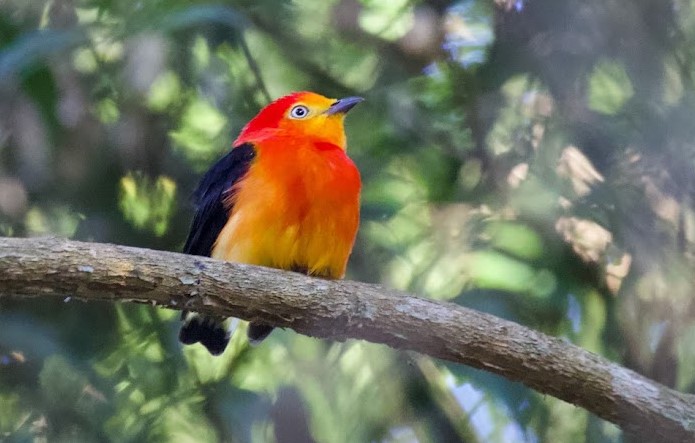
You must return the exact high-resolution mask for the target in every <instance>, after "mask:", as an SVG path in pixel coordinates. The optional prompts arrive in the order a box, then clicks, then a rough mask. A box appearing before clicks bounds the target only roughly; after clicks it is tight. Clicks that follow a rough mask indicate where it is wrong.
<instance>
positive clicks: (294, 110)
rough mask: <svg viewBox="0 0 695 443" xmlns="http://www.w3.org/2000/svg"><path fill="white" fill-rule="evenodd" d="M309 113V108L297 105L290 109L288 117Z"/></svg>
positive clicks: (302, 116) (304, 115)
mask: <svg viewBox="0 0 695 443" xmlns="http://www.w3.org/2000/svg"><path fill="white" fill-rule="evenodd" d="M307 115H309V108H307V107H306V106H304V105H297V106H295V107H294V108H292V110H291V111H290V117H292V118H304V117H306V116H307Z"/></svg>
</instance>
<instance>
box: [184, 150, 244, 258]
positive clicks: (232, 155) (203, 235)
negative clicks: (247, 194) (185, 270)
mask: <svg viewBox="0 0 695 443" xmlns="http://www.w3.org/2000/svg"><path fill="white" fill-rule="evenodd" d="M255 156H256V150H255V149H254V147H253V145H251V144H250V143H244V144H243V145H239V146H235V147H234V148H233V149H232V150H231V151H229V153H228V154H227V155H225V156H224V157H222V158H221V159H220V160H218V162H217V163H215V164H214V165H213V166H212V168H210V170H209V171H208V172H207V173H206V174H205V175H204V176H203V178H202V180H201V181H200V184H199V185H198V188H197V189H196V190H195V193H194V194H193V200H194V203H195V206H196V212H195V217H194V218H193V224H192V225H191V231H190V232H189V234H188V239H187V240H186V246H184V247H183V252H184V253H186V254H192V255H205V256H208V257H209V256H210V254H211V253H212V248H213V246H214V245H215V241H217V236H218V235H219V234H220V231H222V228H224V225H225V224H226V223H227V220H228V219H229V211H230V209H231V208H228V207H225V203H224V202H225V200H226V199H227V198H228V196H229V191H230V189H231V188H232V186H233V185H234V183H236V182H237V181H238V180H239V179H241V178H242V177H243V176H244V174H246V172H247V171H248V170H249V166H250V164H251V160H253V158H254V157H255Z"/></svg>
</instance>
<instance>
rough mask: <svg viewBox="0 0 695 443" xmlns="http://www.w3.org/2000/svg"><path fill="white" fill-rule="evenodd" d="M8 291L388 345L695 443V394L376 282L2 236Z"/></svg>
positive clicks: (631, 428) (640, 430)
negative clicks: (187, 312) (149, 307)
mask: <svg viewBox="0 0 695 443" xmlns="http://www.w3.org/2000/svg"><path fill="white" fill-rule="evenodd" d="M10 296H11V297H37V296H40V297H61V298H64V297H73V298H79V299H83V300H109V301H128V302H136V303H149V304H153V305H159V306H162V307H167V308H171V309H183V308H186V309H191V310H196V311H201V312H214V313H216V314H224V315H228V316H234V317H238V318H242V319H245V320H254V321H257V322H262V323H268V324H271V325H275V326H279V327H287V328H292V329H294V330H295V331H297V332H300V333H302V334H306V335H311V336H314V337H323V338H329V339H334V340H345V339H348V338H355V339H364V340H368V341H371V342H375V343H384V344H387V345H389V346H391V347H393V348H396V349H404V350H405V349H407V350H413V351H417V352H421V353H423V354H427V355H430V356H432V357H436V358H440V359H443V360H449V361H452V362H456V363H462V364H466V365H469V366H472V367H475V368H479V369H484V370H486V371H490V372H493V373H495V374H499V375H501V376H503V377H506V378H508V379H510V380H515V381H519V382H522V383H523V384H525V385H527V386H529V387H531V388H533V389H535V390H537V391H539V392H541V393H544V394H548V395H552V396H554V397H557V398H560V399H562V400H565V401H567V402H570V403H573V404H575V405H577V406H581V407H583V408H585V409H587V410H589V411H591V412H593V413H594V414H596V415H598V416H599V417H602V418H604V419H606V420H608V421H611V422H613V423H616V424H617V425H619V426H620V427H622V428H623V429H624V430H626V431H628V432H630V433H637V434H639V435H641V436H642V437H644V438H650V439H655V440H658V441H682V442H693V441H695V396H692V395H686V394H682V393H679V392H677V391H674V390H672V389H669V388H667V387H664V386H662V385H659V384H658V383H656V382H654V381H651V380H649V379H647V378H645V377H643V376H641V375H639V374H637V373H635V372H633V371H630V370H629V369H626V368H624V367H621V366H619V365H617V364H614V363H611V362H609V361H607V360H605V359H604V358H602V357H599V356H598V355H595V354H592V353H590V352H587V351H585V350H583V349H581V348H578V347H577V346H574V345H572V344H570V343H567V342H565V341H563V340H560V339H557V338H553V337H549V336H546V335H544V334H542V333H540V332H537V331H534V330H531V329H528V328H526V327H523V326H520V325H518V324H516V323H512V322H509V321H506V320H502V319H500V318H497V317H494V316H492V315H489V314H484V313H481V312H477V311H473V310H470V309H466V308H463V307H461V306H458V305H454V304H451V303H443V302H437V301H432V300H425V299H422V298H418V297H414V296H411V295H408V294H404V293H401V292H396V291H393V290H389V289H386V288H383V287H380V286H376V285H368V284H364V283H357V282H352V281H327V280H321V279H315V278H309V277H305V276H302V275H299V274H295V273H291V272H283V271H278V270H274V269H268V268H261V267H255V266H248V265H239V264H231V263H225V262H221V261H216V260H211V259H208V258H204V257H194V256H189V255H183V254H177V253H171V252H162V251H153V250H147V249H138V248H130V247H124V246H115V245H109V244H96V243H82V242H76V241H67V240H59V239H49V238H42V239H14V238H0V297H10ZM65 309H69V305H66V308H65Z"/></svg>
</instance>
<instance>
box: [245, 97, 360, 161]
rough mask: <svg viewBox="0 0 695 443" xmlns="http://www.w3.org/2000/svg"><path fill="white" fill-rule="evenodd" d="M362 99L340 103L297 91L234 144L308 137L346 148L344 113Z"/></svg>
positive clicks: (270, 108)
mask: <svg viewBox="0 0 695 443" xmlns="http://www.w3.org/2000/svg"><path fill="white" fill-rule="evenodd" d="M362 100H363V99H362V98H361V97H346V98H342V99H339V100H336V99H332V98H326V97H324V96H322V95H320V94H316V93H314V92H295V93H292V94H290V95H286V96H284V97H281V98H279V99H277V100H275V101H274V102H272V103H270V104H269V105H268V106H266V107H265V108H263V109H261V111H260V112H259V113H258V114H257V115H256V116H255V117H254V118H253V119H252V120H251V121H250V122H249V123H248V124H247V125H246V126H245V127H244V129H243V130H242V131H241V134H239V137H237V139H236V141H235V142H234V145H235V146H236V145H239V144H242V143H247V142H254V141H261V140H263V139H265V138H267V137H274V136H278V135H280V136H289V137H293V138H309V139H312V140H315V141H316V142H319V143H329V144H331V145H336V146H338V147H339V148H341V149H345V129H344V127H343V121H344V119H345V114H346V113H347V112H348V111H349V110H350V109H352V108H353V107H354V106H355V105H356V104H357V103H359V102H361V101H362Z"/></svg>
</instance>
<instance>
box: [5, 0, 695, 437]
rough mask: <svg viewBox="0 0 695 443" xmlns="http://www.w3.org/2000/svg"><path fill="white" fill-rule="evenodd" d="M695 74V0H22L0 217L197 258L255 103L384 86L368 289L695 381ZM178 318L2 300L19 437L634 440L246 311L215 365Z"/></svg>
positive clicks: (432, 365)
mask: <svg viewBox="0 0 695 443" xmlns="http://www.w3.org/2000/svg"><path fill="white" fill-rule="evenodd" d="M694 79H695V1H691V0H638V1H634V2H620V1H617V0H608V1H600V0H586V1H579V0H568V1H557V0H525V1H522V0H453V1H410V0H398V1H376V0H330V1H319V0H297V1H289V0H281V1H245V0H226V1H221V2H216V3H214V4H212V3H210V4H208V3H200V2H188V1H182V0H163V1H158V2H154V1H150V2H127V1H123V2H118V1H106V0H80V1H62V0H53V1H25V0H9V1H5V2H0V235H2V236H12V237H15V236H16V237H33V236H58V237H65V238H71V239H76V240H84V241H94V242H101V243H115V244H124V245H132V246H139V247H146V248H152V249H161V250H170V251H181V250H182V247H183V245H184V242H185V239H186V234H187V232H188V228H189V226H190V223H191V219H192V216H193V208H192V205H191V201H190V196H191V194H192V192H193V190H194V189H195V186H196V183H197V182H198V181H199V180H200V178H201V176H202V174H203V173H204V172H205V171H206V170H207V169H208V168H209V167H210V166H211V165H212V164H213V163H214V162H215V161H216V160H217V159H219V158H220V157H221V156H222V155H224V154H226V153H227V152H228V151H229V149H231V147H232V143H233V141H234V139H235V138H236V137H237V135H238V134H239V131H240V130H241V129H242V128H243V127H244V125H245V124H246V123H247V122H248V121H249V120H250V119H251V118H252V117H253V116H254V115H256V113H257V112H258V110H259V109H261V108H262V107H263V106H265V105H266V104H267V103H268V102H269V101H270V100H272V99H275V98H277V97H280V96H282V95H285V94H287V93H289V92H291V91H300V90H311V91H316V92H318V93H321V94H323V95H326V96H328V97H336V98H337V97H347V96H361V97H364V98H365V101H364V103H362V104H360V105H359V107H357V108H355V110H354V111H351V113H350V114H349V116H348V117H347V118H346V121H345V126H346V131H347V140H348V147H347V152H348V153H349V155H350V157H351V158H352V159H353V160H354V161H355V163H356V165H357V167H358V169H359V170H360V173H361V176H362V183H363V187H362V194H361V203H360V210H361V216H360V217H361V218H360V229H359V233H358V236H357V241H356V243H355V246H354V249H353V252H352V255H351V258H350V262H349V265H348V269H347V277H346V278H348V279H351V280H358V281H363V282H368V283H378V284H381V285H383V286H385V287H388V288H394V289H398V290H404V291H408V292H411V293H414V294H417V295H419V296H422V297H425V298H431V299H436V300H443V301H448V302H451V303H457V304H460V305H463V306H466V307H471V308H474V309H477V310H480V311H484V312H488V313H491V314H494V315H496V316H499V317H502V318H505V319H508V320H511V321H514V322H517V323H521V324H523V325H525V326H528V327H529V328H532V329H536V330H539V331H542V332H543V333H546V334H549V335H552V336H555V337H560V338H562V339H563V340H567V341H570V342H572V343H574V344H577V345H578V346H581V347H583V348H585V349H587V350H589V351H591V352H594V353H596V354H599V355H601V356H604V357H606V358H608V359H610V360H612V361H615V362H616V363H619V364H621V365H623V366H625V367H627V368H630V369H632V370H634V371H636V372H638V373H640V374H642V375H645V376H646V377H648V378H651V379H653V380H656V381H657V382H659V383H662V384H664V385H666V386H668V387H671V388H675V389H677V390H679V391H681V392H683V393H687V394H694V393H695V295H694V294H695V292H694V289H695V280H693V275H695V274H694V273H693V269H695V268H694V267H695V254H694V252H695V247H694V245H695V187H694V186H695V125H694V124H693V119H694V118H695V94H694V91H695V80H694ZM286 167H287V168H293V167H294V165H291V164H288V165H286ZM82 271H83V272H89V270H88V267H85V268H83V269H82ZM0 278H2V270H0ZM269 309H270V308H269ZM178 321H179V312H174V311H169V310H164V309H158V308H155V307H153V306H149V305H144V306H143V305H137V306H136V305H133V304H108V303H89V304H85V303H81V302H80V303H78V302H75V301H72V300H71V299H70V298H66V299H65V300H64V301H63V302H59V301H58V302H56V301H51V300H49V299H46V300H42V299H40V298H36V299H31V300H18V299H17V300H15V299H12V298H5V297H3V298H0V411H1V412H0V441H49V442H52V441H153V442H168V441H176V442H215V441H225V442H231V441H235V442H236V441H240V442H268V441H270V442H272V441H276V442H278V443H282V442H292V441H316V442H345V443H348V442H384V443H386V442H393V443H395V442H416V441H417V442H437V441H466V442H492V443H495V442H499V443H506V442H574V441H590V442H621V441H632V440H627V439H628V438H630V437H629V436H628V435H627V434H624V433H623V432H622V431H621V430H620V429H619V428H618V427H616V426H615V425H613V424H611V423H608V422H606V421H604V420H602V419H600V418H598V417H597V416H595V415H593V414H591V413H589V412H587V411H586V410H584V409H581V408H577V407H575V406H574V405H571V404H569V403H565V402H563V401H561V400H558V399H555V398H553V397H549V396H545V395H542V394H539V393H537V392H536V391H534V390H532V389H530V388H527V387H525V386H523V385H521V384H520V383H516V382H512V381H510V380H507V379H505V378H503V377H500V376H496V375H491V374H490V373H488V372H484V371H480V370H476V369H471V368H469V367H467V366H463V365H454V364H451V363H444V362H442V361H440V360H437V359H434V358H431V357H427V356H423V355H419V354H415V353H411V352H406V351H397V350H394V349H391V348H388V347H387V346H385V345H377V344H372V343H368V342H364V341H357V340H348V341H346V342H331V341H328V340H319V339H315V338H312V337H307V336H303V335H300V334H297V333H295V332H294V331H292V330H278V331H275V332H274V333H273V334H272V335H271V336H270V337H269V338H268V339H267V340H266V341H265V342H263V343H262V344H261V345H259V346H256V347H252V346H250V345H249V343H248V341H247V340H246V329H247V327H248V326H247V323H246V322H244V321H236V320H235V321H234V324H233V325H232V326H233V328H232V329H234V333H233V335H232V338H231V342H230V345H229V346H228V348H227V350H226V351H225V352H224V353H223V354H222V355H221V356H219V357H212V356H210V355H209V354H208V353H207V352H206V351H205V350H204V348H202V347H201V346H200V345H193V346H187V347H182V346H181V345H180V344H179V343H178V342H177V339H176V337H177V335H176V334H177V327H178ZM452 346H455V344H452ZM634 441H638V440H634Z"/></svg>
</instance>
